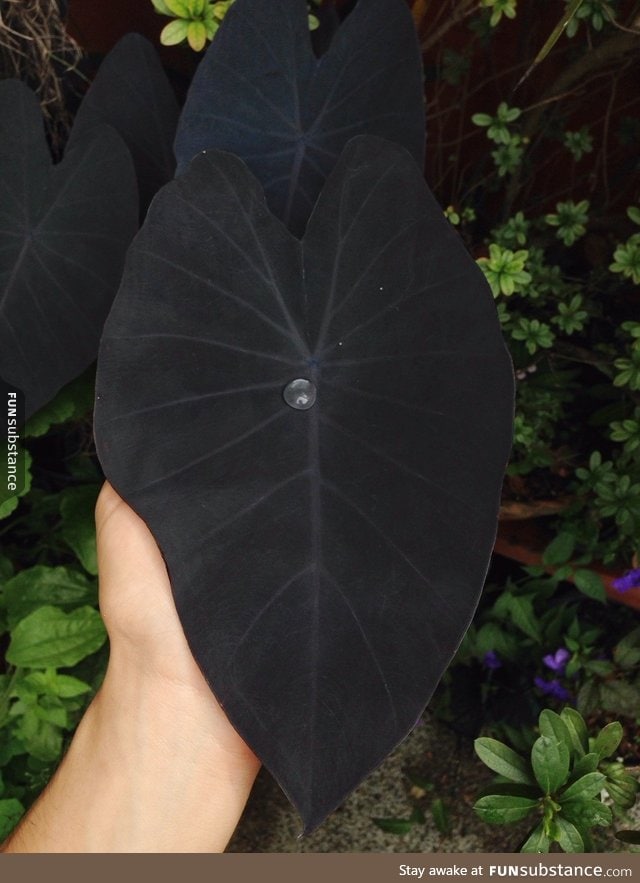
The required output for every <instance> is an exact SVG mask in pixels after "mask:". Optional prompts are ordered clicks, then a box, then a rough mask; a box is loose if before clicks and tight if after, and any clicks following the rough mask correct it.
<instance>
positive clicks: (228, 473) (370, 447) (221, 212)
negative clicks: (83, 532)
mask: <svg viewBox="0 0 640 883" xmlns="http://www.w3.org/2000/svg"><path fill="white" fill-rule="evenodd" d="M295 379H302V380H304V381H306V383H307V388H306V389H304V388H303V389H302V391H301V392H299V393H292V390H291V387H290V385H289V384H290V382H291V381H293V380H295ZM309 384H313V385H314V387H315V393H316V394H317V397H316V400H315V404H312V406H311V407H307V406H308V405H309V404H311V402H312V401H313V394H314V389H313V388H311V387H310V386H309ZM303 386H304V385H303ZM283 391H284V395H283ZM285 395H286V398H287V399H288V400H289V401H291V402H292V403H293V406H292V407H290V406H289V404H287V403H286V401H285ZM305 396H306V401H305ZM296 399H301V401H296ZM296 405H297V406H298V407H296ZM512 410H513V375H512V370H511V363H510V360H509V357H508V355H507V352H506V349H505V346H504V344H503V341H502V338H501V335H500V330H499V325H498V321H497V316H496V309H495V305H494V302H493V298H492V296H491V293H490V291H489V289H488V287H487V284H486V282H485V280H484V278H483V276H482V274H481V272H480V271H479V269H478V268H477V266H476V265H475V263H474V261H473V260H472V259H471V258H470V257H469V255H468V254H467V252H466V251H465V249H464V247H463V246H462V244H461V241H460V239H459V238H458V236H457V234H456V233H455V232H454V230H453V229H452V228H451V227H450V225H449V224H448V222H447V221H446V220H445V218H444V216H443V214H442V210H441V208H440V207H439V206H438V205H437V203H436V201H435V200H434V199H433V197H432V196H431V194H430V193H429V191H428V189H427V187H426V185H425V183H424V181H423V179H422V175H421V172H420V170H419V169H418V168H417V166H416V165H415V162H414V161H413V160H412V158H411V157H410V155H409V154H408V153H407V152H406V151H405V150H404V149H403V148H400V147H398V146H396V145H393V144H390V143H389V142H386V141H383V140H381V139H378V138H372V137H368V136H361V137H359V138H356V139H354V140H353V141H351V142H350V144H349V145H348V146H347V147H346V149H345V151H344V153H343V155H342V157H341V159H340V161H339V163H338V165H337V167H336V168H335V170H334V171H333V173H332V174H331V176H330V178H329V179H328V181H327V184H326V186H325V189H324V191H323V193H322V195H321V197H320V200H319V202H318V205H317V206H316V209H315V210H314V213H313V215H312V217H311V220H310V222H309V226H308V229H307V232H306V234H305V236H304V239H303V241H302V242H300V241H299V240H298V239H296V238H295V237H294V236H293V235H291V234H290V233H289V232H288V231H287V230H286V229H285V228H284V227H283V226H282V224H281V223H280V222H279V221H278V220H277V219H276V218H274V217H273V215H272V214H271V213H270V212H269V210H268V209H267V207H266V204H265V201H264V195H263V192H262V189H261V188H260V186H259V184H258V182H257V181H256V180H255V179H254V178H253V176H252V175H251V174H250V172H249V171H248V169H247V168H246V166H245V165H244V164H243V163H242V162H241V161H240V160H238V159H237V158H235V157H233V156H230V155H228V154H224V153H217V152H212V153H208V154H205V155H203V156H201V157H199V158H197V159H196V160H195V161H194V162H193V164H192V166H191V168H190V170H189V172H188V173H187V174H185V175H184V176H181V177H180V178H178V179H176V181H174V182H172V183H171V184H169V185H167V187H166V188H165V189H164V190H163V191H162V192H161V193H160V194H159V195H158V197H157V198H156V199H155V200H154V203H153V204H152V207H151V209H150V212H149V216H148V218H147V222H146V224H145V226H144V228H143V230H142V231H141V233H140V234H139V236H138V237H137V238H136V240H135V241H134V244H133V246H132V248H131V250H130V252H129V256H128V260H127V267H126V270H125V274H124V278H123V283H122V287H121V289H120V292H119V294H118V296H117V298H116V301H115V303H114V308H113V310H112V313H111V314H110V317H109V320H108V323H107V326H106V329H105V336H104V337H103V340H102V344H101V354H100V357H99V364H98V378H97V402H96V437H97V444H98V451H99V456H100V458H101V461H102V464H103V467H104V470H105V473H106V475H107V477H108V479H109V480H110V481H111V482H112V484H113V485H114V486H115V487H116V489H117V490H118V491H119V492H120V493H121V495H122V496H123V497H124V498H125V499H126V500H128V501H129V503H130V504H131V505H132V506H133V508H134V509H135V510H136V511H137V512H138V513H139V514H140V515H141V516H142V517H143V518H144V520H145V521H146V522H147V524H148V525H150V527H151V529H152V531H153V533H154V535H155V537H156V539H157V541H158V543H159V546H160V548H161V550H162V552H163V553H164V556H165V559H166V561H167V564H168V569H169V573H170V576H171V580H172V584H173V591H174V597H175V601H176V606H177V609H178V613H179V615H180V618H181V620H182V624H183V626H184V629H185V633H186V635H187V638H188V641H189V643H190V646H191V649H192V651H193V653H194V656H195V658H196V660H197V661H198V663H199V664H200V667H201V668H202V670H203V672H204V673H205V676H206V678H207V680H208V682H209V684H210V685H211V687H212V689H213V691H214V692H215V694H216V695H217V696H218V698H219V699H220V701H221V703H222V705H223V707H224V708H225V711H226V712H227V714H228V715H229V718H230V720H231V721H232V723H233V724H234V725H235V727H236V728H237V730H238V732H239V733H240V734H241V735H242V736H243V737H244V738H245V740H246V741H247V742H248V743H249V745H250V746H251V747H252V748H253V750H254V751H255V752H256V753H257V754H258V755H259V757H260V758H261V759H262V760H263V762H264V763H265V764H266V765H267V767H268V768H269V769H270V770H271V771H272V772H273V773H274V774H275V776H276V778H277V779H278V780H279V782H280V784H281V785H282V787H283V789H284V790H285V792H286V793H287V794H288V796H289V797H290V798H291V800H292V801H293V802H294V804H295V805H296V807H297V808H298V810H299V811H300V813H301V815H302V817H303V819H304V822H305V828H306V830H310V829H312V828H314V827H315V826H316V825H318V824H319V823H320V822H321V821H322V820H323V819H324V817H325V816H326V815H327V813H329V812H330V811H331V810H332V809H333V808H335V807H336V806H337V805H338V804H339V803H340V802H341V801H342V800H343V798H344V797H345V796H346V795H347V794H348V793H349V791H350V790H351V789H352V788H354V787H355V786H356V785H357V784H358V783H359V782H360V781H361V780H362V778H363V777H364V776H365V775H366V774H367V773H368V772H369V771H370V770H371V769H373V768H374V767H375V766H377V765H378V764H379V763H380V762H381V760H382V759H383V758H384V756H385V755H386V754H387V753H388V752H389V751H390V750H391V749H393V748H394V747H395V746H396V745H397V744H398V743H399V742H400V741H401V740H402V739H403V738H404V736H405V735H406V734H407V733H408V732H409V731H410V730H411V728H412V727H413V725H414V724H415V721H416V719H417V718H418V717H419V715H420V713H421V712H422V711H423V709H424V706H425V705H426V703H427V701H428V699H429V697H430V695H431V693H432V692H433V690H434V688H435V686H436V684H437V682H438V680H439V678H440V677H441V675H442V673H443V671H444V669H445V668H446V666H447V664H448V663H449V661H450V659H451V657H452V655H453V653H454V652H455V650H456V648H457V646H458V644H459V641H460V640H461V638H462V635H463V633H464V631H465V629H466V628H467V626H468V624H469V621H470V619H471V617H472V614H473V611H474V608H475V605H476V602H477V599H478V595H479V592H480V589H481V586H482V583H483V579H484V576H485V572H486V568H487V564H488V560H489V556H490V552H491V547H492V543H493V539H494V536H495V531H496V517H497V511H498V501H499V496H500V486H501V478H502V474H503V470H504V467H505V463H506V460H507V456H508V453H509V448H510V440H511V422H512Z"/></svg>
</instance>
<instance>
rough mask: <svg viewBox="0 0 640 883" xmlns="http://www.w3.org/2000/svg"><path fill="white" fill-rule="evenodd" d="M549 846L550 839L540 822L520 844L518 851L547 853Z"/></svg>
mask: <svg viewBox="0 0 640 883" xmlns="http://www.w3.org/2000/svg"><path fill="white" fill-rule="evenodd" d="M550 846H551V841H550V840H549V838H548V837H547V835H546V834H545V832H544V825H543V824H542V822H540V824H539V825H536V827H535V828H534V829H533V831H532V832H531V834H530V835H529V837H528V838H527V839H526V840H525V842H524V843H523V844H522V846H521V847H520V852H534V853H536V852H537V853H547V852H549V847H550Z"/></svg>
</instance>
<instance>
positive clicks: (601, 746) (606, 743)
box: [593, 721, 622, 759]
mask: <svg viewBox="0 0 640 883" xmlns="http://www.w3.org/2000/svg"><path fill="white" fill-rule="evenodd" d="M621 741H622V725H621V724H620V723H619V722H618V721H613V722H612V723H610V724H607V725H606V727H603V728H602V729H601V730H600V732H599V733H598V735H597V736H596V740H595V742H594V746H593V747H594V750H595V751H597V753H598V754H599V755H600V758H601V759H604V758H605V757H611V755H612V754H613V753H614V751H615V750H616V749H617V747H618V746H619V745H620V742H621Z"/></svg>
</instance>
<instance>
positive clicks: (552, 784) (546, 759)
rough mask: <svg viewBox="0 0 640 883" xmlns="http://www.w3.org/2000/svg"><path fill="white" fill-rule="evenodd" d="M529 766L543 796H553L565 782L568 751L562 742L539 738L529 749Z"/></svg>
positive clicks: (545, 737) (546, 737)
mask: <svg viewBox="0 0 640 883" xmlns="http://www.w3.org/2000/svg"><path fill="white" fill-rule="evenodd" d="M531 765H532V766H533V772H534V774H535V777H536V781H537V782H538V784H539V785H540V787H541V788H542V790H543V791H544V792H545V794H553V792H555V791H557V790H558V788H561V787H562V785H564V783H565V782H566V781H567V777H568V775H569V749H568V748H567V746H566V745H565V743H564V742H558V741H557V740H556V739H555V738H549V736H540V738H539V739H536V741H535V742H534V745H533V748H532V749H531Z"/></svg>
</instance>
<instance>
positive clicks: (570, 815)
mask: <svg viewBox="0 0 640 883" xmlns="http://www.w3.org/2000/svg"><path fill="white" fill-rule="evenodd" d="M562 815H563V816H564V817H565V818H567V819H568V820H569V821H570V822H573V824H574V825H575V826H576V827H577V828H578V829H579V830H585V829H587V830H588V829H589V828H593V827H594V826H596V825H599V826H601V827H607V825H610V824H611V822H612V821H613V813H612V812H611V809H610V807H608V806H606V805H605V804H604V803H602V802H601V801H600V800H587V799H583V800H567V801H564V800H563V801H562Z"/></svg>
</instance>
